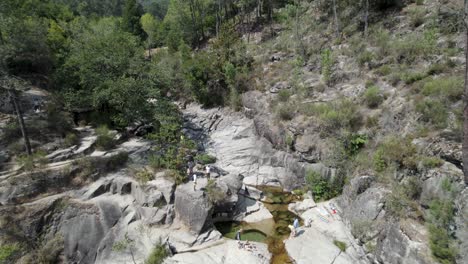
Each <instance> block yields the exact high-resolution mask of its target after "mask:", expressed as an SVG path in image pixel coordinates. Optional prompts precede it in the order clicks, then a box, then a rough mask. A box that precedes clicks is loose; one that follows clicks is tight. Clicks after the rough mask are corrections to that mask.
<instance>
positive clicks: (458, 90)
mask: <svg viewBox="0 0 468 264" xmlns="http://www.w3.org/2000/svg"><path fill="white" fill-rule="evenodd" d="M422 94H424V95H425V96H432V97H438V98H442V99H445V98H446V99H448V100H450V101H452V102H456V101H458V100H460V99H461V98H462V95H463V79H462V78H458V77H447V78H437V79H433V80H431V81H428V82H426V83H425V84H424V87H423V90H422Z"/></svg>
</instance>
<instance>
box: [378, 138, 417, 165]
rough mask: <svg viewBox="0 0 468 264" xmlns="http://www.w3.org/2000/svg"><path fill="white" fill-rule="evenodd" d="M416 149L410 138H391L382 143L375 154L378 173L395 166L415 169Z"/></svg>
mask: <svg viewBox="0 0 468 264" xmlns="http://www.w3.org/2000/svg"><path fill="white" fill-rule="evenodd" d="M415 154H416V148H415V146H414V145H413V144H412V143H411V140H410V139H409V138H400V137H396V136H390V137H388V138H386V139H385V141H384V142H382V143H381V144H380V145H379V146H378V148H377V151H376V152H375V154H374V167H375V169H376V171H383V170H385V169H386V168H387V167H388V166H390V165H392V164H395V165H397V166H398V167H404V168H409V169H414V168H415V167H416V165H417V164H416V163H415Z"/></svg>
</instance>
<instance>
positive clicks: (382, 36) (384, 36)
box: [373, 29, 391, 57]
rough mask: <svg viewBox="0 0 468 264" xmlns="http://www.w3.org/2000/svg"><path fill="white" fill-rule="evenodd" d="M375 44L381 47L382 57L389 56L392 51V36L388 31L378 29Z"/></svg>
mask: <svg viewBox="0 0 468 264" xmlns="http://www.w3.org/2000/svg"><path fill="white" fill-rule="evenodd" d="M373 41H374V44H375V45H376V46H377V47H379V54H380V56H381V57H385V56H388V55H389V53H390V51H391V41H390V34H389V32H388V30H386V29H378V30H377V31H376V32H375V34H374V38H373Z"/></svg>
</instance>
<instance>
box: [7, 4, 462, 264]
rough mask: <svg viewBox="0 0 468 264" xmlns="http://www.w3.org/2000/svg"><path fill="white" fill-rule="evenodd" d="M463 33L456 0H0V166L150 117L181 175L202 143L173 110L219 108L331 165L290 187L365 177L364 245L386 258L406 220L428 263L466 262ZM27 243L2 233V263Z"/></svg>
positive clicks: (25, 163) (338, 188)
mask: <svg viewBox="0 0 468 264" xmlns="http://www.w3.org/2000/svg"><path fill="white" fill-rule="evenodd" d="M464 30H465V28H464V25H463V3H462V2H461V1H455V0H414V1H411V0H361V1H353V0H333V1H330V0H310V1H304V0H294V1H293V0H290V1H289V0H268V1H253V0H243V1H221V0H216V1H214V0H190V1H182V0H141V1H136V0H105V1H101V0H86V1H76V0H27V1H17V0H2V1H1V2H0V88H1V89H0V99H1V101H0V103H1V104H0V109H1V114H0V115H1V116H0V118H1V119H0V121H1V122H0V125H1V134H0V135H1V142H0V145H1V147H2V150H0V169H1V168H2V167H3V165H2V164H1V163H5V164H7V163H8V164H9V165H8V166H10V165H11V164H12V163H14V164H16V165H18V166H19V167H21V168H22V169H23V170H25V171H34V170H35V169H37V168H40V167H41V166H45V165H44V164H47V160H46V159H45V158H44V157H45V156H46V155H47V154H50V152H51V151H50V150H48V149H46V147H45V145H46V144H47V143H50V142H51V141H53V140H56V139H57V138H59V139H60V142H61V144H62V145H61V146H62V147H71V146H74V145H76V144H77V142H78V139H77V135H76V132H75V130H73V128H74V127H78V126H81V127H84V126H86V125H90V126H92V127H94V128H97V130H96V132H97V135H98V139H97V142H96V144H97V145H96V147H97V149H99V150H102V151H106V150H109V149H112V147H114V146H115V145H116V144H117V142H118V140H119V139H116V138H115V137H114V134H112V133H111V131H110V130H117V131H118V132H121V133H122V134H124V135H125V136H130V135H129V134H131V133H130V132H129V131H135V130H136V127H142V126H144V125H151V130H150V131H148V133H144V134H145V135H144V136H145V137H146V138H147V139H149V140H151V141H153V142H154V143H155V144H156V145H157V149H158V151H157V152H155V153H154V155H152V156H151V157H149V162H150V165H151V167H152V168H153V169H155V170H158V169H168V170H171V173H172V174H171V175H172V177H173V178H174V179H175V181H176V182H177V183H180V182H182V181H183V179H182V175H184V174H185V169H186V168H185V160H184V159H185V157H186V156H187V155H189V154H190V153H194V152H195V153H196V149H197V144H196V142H193V141H192V140H190V139H187V138H186V137H184V135H183V131H182V122H183V119H182V117H181V113H180V112H179V108H178V107H177V106H180V107H181V108H183V107H184V106H185V105H186V104H188V103H191V102H196V103H198V104H201V105H202V106H203V107H206V108H212V107H228V108H230V109H231V110H232V111H235V112H243V113H245V114H247V115H248V116H249V117H252V118H254V119H255V124H256V125H257V128H258V130H262V129H263V131H262V133H259V134H261V135H262V136H264V137H265V138H267V139H268V140H269V141H270V142H271V143H272V144H273V145H274V147H275V148H277V149H279V150H284V151H286V152H289V153H291V154H293V155H294V156H295V157H298V158H299V159H301V160H302V161H305V162H310V163H317V162H320V163H323V164H325V165H326V166H327V167H330V168H332V169H333V171H334V172H335V173H334V175H333V176H332V177H328V176H327V177H325V176H323V175H321V174H320V173H318V172H315V171H309V172H308V174H307V176H306V177H305V179H304V182H305V184H304V186H302V188H299V189H298V190H297V191H300V192H306V191H309V190H310V191H312V193H313V195H314V198H315V199H316V200H317V201H318V200H328V199H331V198H334V197H337V196H340V195H342V194H343V192H345V193H346V190H347V188H351V187H350V186H354V185H353V184H354V182H356V181H358V180H359V179H361V177H363V176H366V177H367V176H369V177H371V178H372V186H373V187H375V188H376V189H379V190H381V191H382V190H383V191H382V193H383V196H384V199H383V200H382V203H381V208H380V209H382V210H383V211H384V213H382V214H381V215H380V214H379V216H378V217H377V216H376V217H375V219H371V220H369V221H370V223H368V222H365V221H358V220H355V219H354V220H350V221H349V226H350V227H351V229H352V230H353V235H354V236H355V237H356V238H357V239H358V240H359V241H360V244H361V245H363V247H364V248H365V250H366V253H368V254H374V255H378V256H380V255H385V254H384V253H382V251H383V249H382V248H383V247H384V246H383V245H382V244H381V241H380V240H379V235H380V234H381V233H382V232H383V231H381V230H382V228H381V227H382V226H383V225H384V224H385V223H400V224H401V226H404V225H405V224H407V223H414V225H413V227H414V226H416V228H415V229H417V231H418V232H417V233H418V235H419V234H422V235H421V237H419V236H418V239H419V242H421V241H422V242H421V243H422V244H423V245H424V246H423V247H422V248H423V249H422V250H421V252H422V253H421V256H423V257H421V259H423V258H425V259H424V260H421V263H435V262H440V263H444V264H445V263H457V260H458V261H459V263H462V262H460V261H463V260H466V257H467V253H466V252H465V251H466V249H467V248H466V247H467V246H468V244H467V243H468V241H464V240H463V239H464V238H463V237H462V235H463V234H465V233H463V232H466V230H464V229H463V227H464V225H466V219H464V216H466V215H467V214H466V213H465V212H462V211H461V208H464V206H463V203H464V202H466V201H463V196H461V193H462V191H463V189H464V188H465V184H464V183H463V174H462V173H461V169H462V161H461V142H462V136H463V102H462V99H463V89H464V86H463V85H464V69H465V68H464V67H465V63H466V62H465V58H464V45H465V39H464V37H463V36H464V35H463V32H464ZM31 87H32V88H34V89H40V90H41V91H44V92H45V93H47V95H48V97H49V98H50V100H48V101H47V104H46V105H43V106H41V108H42V109H43V111H44V114H43V115H36V116H34V115H31V116H29V117H27V118H25V120H24V122H25V124H23V125H24V127H26V130H27V132H28V133H27V134H28V135H25V134H24V133H22V132H24V129H23V125H22V124H21V122H19V123H18V122H17V120H16V119H15V118H16V117H14V113H17V115H18V117H19V116H20V115H21V114H20V112H21V111H18V109H16V110H14V111H13V110H11V109H10V110H8V109H9V108H8V107H7V105H9V101H10V99H11V98H13V99H14V98H20V97H21V96H22V95H23V94H25V92H26V91H27V90H29V89H30V88H31ZM20 101H21V100H20ZM24 101H27V100H25V99H23V105H24V104H28V103H27V102H24ZM29 104H31V102H29ZM29 108H31V107H29ZM5 109H7V110H5ZM25 112H27V111H25ZM30 112H31V111H30ZM29 141H31V142H30V143H26V142H29ZM28 144H29V145H31V146H30V147H29V148H31V149H32V151H31V153H28V151H27V149H28V147H27V145H28ZM25 145H26V147H25ZM25 148H26V151H25ZM123 155H124V154H123ZM200 155H205V156H201V158H200V159H202V157H204V159H209V160H212V159H213V157H210V156H206V154H200ZM120 158H122V160H126V157H124V158H123V157H120ZM122 160H117V161H115V162H114V163H116V164H113V165H115V166H120V165H122V164H123V163H125V162H121V161H122ZM81 162H82V163H83V164H81V165H80V166H81V167H82V168H81V170H82V171H85V172H86V171H87V170H88V173H84V174H86V177H83V178H84V179H83V182H86V181H87V180H88V181H90V179H91V178H89V177H91V175H92V172H93V168H88V167H92V166H93V164H92V162H91V161H87V160H83V161H81ZM110 163H112V162H110ZM120 163H122V164H120ZM207 163H210V162H207ZM111 165H112V164H111ZM111 165H109V166H111ZM11 166H13V165H11ZM5 167H7V165H5ZM111 167H114V166H111ZM31 173H32V172H31ZM31 175H34V174H33V173H32V174H31ZM136 175H138V176H137V177H138V179H139V181H142V182H147V181H148V180H149V179H150V178H151V176H150V175H148V174H146V171H144V170H141V171H138V173H137V174H136ZM368 187H369V186H367V187H366V188H368ZM362 192H364V190H363V191H362ZM362 192H360V193H358V194H361V193H362ZM460 219H461V220H460ZM366 221H367V220H366ZM460 222H461V224H460ZM463 222H464V223H463ZM408 225H411V224H408ZM400 229H401V230H403V229H404V228H403V227H401V228H399V230H400ZM409 229H410V228H409ZM403 233H404V232H403ZM460 234H461V235H460ZM410 235H411V234H410ZM410 235H409V236H410ZM465 238H466V237H465ZM38 240H39V239H38ZM57 241H58V240H57ZM57 241H55V242H56V243H59V242H57ZM55 242H54V243H55ZM34 243H37V245H36V244H35V246H33V247H32V248H34V249H35V252H36V253H35V254H36V255H37V256H38V257H40V255H41V254H44V252H42V251H44V250H43V248H41V246H39V244H41V241H34ZM23 251H25V249H24V248H22V246H21V245H19V244H16V243H13V244H12V243H8V241H7V240H5V241H2V242H1V243H0V262H1V263H3V262H6V263H9V262H8V261H10V262H11V261H13V260H17V259H19V257H20V255H21V252H23ZM156 253H158V252H156ZM156 253H154V254H153V255H152V257H151V258H154V259H155V258H158V256H159V255H158V254H159V253H158V254H156ZM163 253H164V252H163ZM379 254H380V255H379ZM161 255H165V254H161ZM57 256H58V254H57ZM57 258H58V257H57ZM377 259H379V257H377ZM380 260H381V259H380ZM54 261H55V260H53V261H49V260H45V261H44V262H41V263H55V262H54ZM158 261H159V260H154V261H153V260H152V262H148V263H160V262H158ZM392 261H393V260H392ZM392 263H393V262H392Z"/></svg>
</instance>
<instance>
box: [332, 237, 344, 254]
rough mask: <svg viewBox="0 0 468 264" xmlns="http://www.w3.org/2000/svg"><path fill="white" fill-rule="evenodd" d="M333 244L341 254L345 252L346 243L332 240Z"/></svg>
mask: <svg viewBox="0 0 468 264" xmlns="http://www.w3.org/2000/svg"><path fill="white" fill-rule="evenodd" d="M333 244H335V246H337V247H338V248H339V249H340V250H341V252H345V251H346V243H345V242H343V241H339V240H333Z"/></svg>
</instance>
